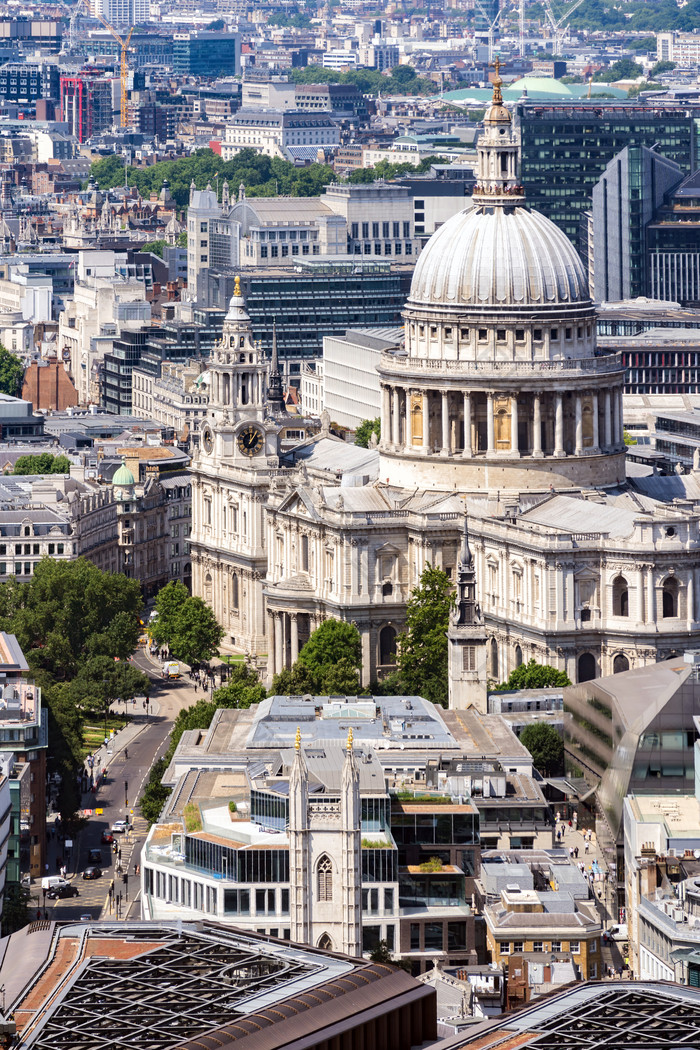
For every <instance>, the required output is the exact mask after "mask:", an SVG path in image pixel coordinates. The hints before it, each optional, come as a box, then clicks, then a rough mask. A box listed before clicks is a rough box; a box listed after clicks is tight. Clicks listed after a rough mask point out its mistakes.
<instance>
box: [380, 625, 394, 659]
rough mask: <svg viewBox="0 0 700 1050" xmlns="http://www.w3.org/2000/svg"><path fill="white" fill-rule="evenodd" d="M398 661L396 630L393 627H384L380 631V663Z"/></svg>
mask: <svg viewBox="0 0 700 1050" xmlns="http://www.w3.org/2000/svg"><path fill="white" fill-rule="evenodd" d="M395 662H396V630H395V628H393V627H389V625H388V624H387V626H386V627H382V629H381V631H380V632H379V664H380V666H382V665H384V664H393V663H395Z"/></svg>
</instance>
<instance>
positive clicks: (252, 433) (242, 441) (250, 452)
mask: <svg viewBox="0 0 700 1050" xmlns="http://www.w3.org/2000/svg"><path fill="white" fill-rule="evenodd" d="M263 442H264V438H263V432H262V430H260V428H259V427H253V426H249V427H244V428H243V430H241V432H240V434H239V435H238V447H239V449H240V450H241V452H242V453H243V455H244V456H257V454H258V452H259V451H260V449H261V448H262V447H263Z"/></svg>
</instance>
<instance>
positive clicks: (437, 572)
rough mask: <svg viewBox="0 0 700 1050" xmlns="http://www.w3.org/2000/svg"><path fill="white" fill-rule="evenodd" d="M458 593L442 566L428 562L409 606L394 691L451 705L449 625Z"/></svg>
mask: <svg viewBox="0 0 700 1050" xmlns="http://www.w3.org/2000/svg"><path fill="white" fill-rule="evenodd" d="M453 605H454V593H453V589H452V584H451V582H450V579H449V577H448V576H447V574H446V573H445V572H443V571H442V569H434V568H432V566H430V565H426V567H425V568H424V569H423V572H422V573H421V576H420V580H419V582H418V586H417V587H414V588H413V590H412V591H411V597H410V598H409V600H408V605H407V606H406V630H405V631H404V632H403V634H401V635H399V638H398V651H397V671H396V676H395V682H394V685H395V688H394V689H393V691H394V692H403V693H409V694H414V695H416V696H423V697H425V699H426V700H430V701H431V703H433V704H441V705H442V706H443V707H447V628H448V627H449V622H450V610H451V609H452V606H453Z"/></svg>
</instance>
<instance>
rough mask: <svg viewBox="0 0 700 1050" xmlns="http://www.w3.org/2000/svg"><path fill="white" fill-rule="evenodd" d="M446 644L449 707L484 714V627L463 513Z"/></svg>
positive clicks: (485, 685)
mask: <svg viewBox="0 0 700 1050" xmlns="http://www.w3.org/2000/svg"><path fill="white" fill-rule="evenodd" d="M447 643H448V650H449V654H448V674H449V681H448V687H449V706H450V708H459V709H464V708H465V707H475V708H476V709H477V710H478V711H481V712H482V713H483V714H486V713H487V684H486V627H485V625H484V618H483V616H482V615H481V609H480V608H479V606H478V604H477V600H476V573H475V572H474V559H473V557H472V552H471V549H470V547H469V526H468V520H467V515H466V513H465V515H464V534H463V537H462V549H461V551H460V555H459V567H458V569H457V600H456V602H455V606H454V609H453V610H452V614H451V616H450V626H449V628H448V631H447Z"/></svg>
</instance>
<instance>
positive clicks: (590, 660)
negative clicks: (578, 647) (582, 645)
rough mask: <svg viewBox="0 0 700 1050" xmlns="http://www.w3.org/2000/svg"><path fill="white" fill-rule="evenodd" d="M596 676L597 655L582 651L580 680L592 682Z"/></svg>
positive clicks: (579, 659)
mask: <svg viewBox="0 0 700 1050" xmlns="http://www.w3.org/2000/svg"><path fill="white" fill-rule="evenodd" d="M595 677H596V665H595V656H594V655H593V653H581V655H580V656H579V658H578V680H579V682H592V681H593V679H594V678H595Z"/></svg>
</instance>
